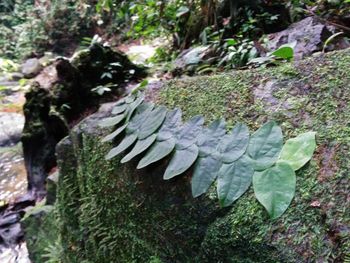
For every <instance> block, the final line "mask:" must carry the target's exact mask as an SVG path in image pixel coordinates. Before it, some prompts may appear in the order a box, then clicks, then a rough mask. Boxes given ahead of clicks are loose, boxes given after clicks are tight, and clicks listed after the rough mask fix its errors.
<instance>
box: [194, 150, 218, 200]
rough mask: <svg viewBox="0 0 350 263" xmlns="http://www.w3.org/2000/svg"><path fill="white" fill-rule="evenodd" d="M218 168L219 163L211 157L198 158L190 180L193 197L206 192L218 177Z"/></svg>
mask: <svg viewBox="0 0 350 263" xmlns="http://www.w3.org/2000/svg"><path fill="white" fill-rule="evenodd" d="M220 166H221V161H220V160H219V159H217V158H215V157H213V156H211V155H208V156H205V157H200V158H198V160H197V161H196V164H195V168H194V172H193V176H192V180H191V188H192V195H193V197H198V196H200V195H202V194H204V193H205V192H206V191H207V190H208V188H209V186H210V185H211V184H212V183H213V182H214V181H215V179H216V177H217V176H218V172H219V170H220Z"/></svg>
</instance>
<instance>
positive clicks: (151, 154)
mask: <svg viewBox="0 0 350 263" xmlns="http://www.w3.org/2000/svg"><path fill="white" fill-rule="evenodd" d="M174 148H175V139H173V138H170V139H168V140H166V141H156V142H155V143H154V144H153V145H152V146H151V148H150V149H149V150H148V151H147V153H146V155H145V156H144V157H143V158H142V159H141V160H140V162H139V164H138V165H137V169H141V168H144V167H146V166H148V165H150V164H151V163H155V162H157V161H159V160H161V159H163V158H164V157H166V156H167V155H169V154H170V153H171V152H172V151H173V150H174Z"/></svg>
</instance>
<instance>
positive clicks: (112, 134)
mask: <svg viewBox="0 0 350 263" xmlns="http://www.w3.org/2000/svg"><path fill="white" fill-rule="evenodd" d="M127 125H128V124H124V125H123V126H120V127H119V128H118V129H116V130H115V131H114V132H112V133H111V134H108V135H107V136H106V137H104V138H103V139H102V142H108V141H111V140H113V139H114V138H115V137H117V136H118V135H119V134H120V133H121V132H122V131H124V129H125V128H126V126H127Z"/></svg>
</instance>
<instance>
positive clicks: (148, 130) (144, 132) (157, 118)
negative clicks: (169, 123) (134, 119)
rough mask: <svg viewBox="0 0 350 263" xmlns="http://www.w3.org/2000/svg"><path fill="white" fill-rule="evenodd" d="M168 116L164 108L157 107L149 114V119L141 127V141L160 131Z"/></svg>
mask: <svg viewBox="0 0 350 263" xmlns="http://www.w3.org/2000/svg"><path fill="white" fill-rule="evenodd" d="M166 114H167V109H166V107H164V106H160V107H157V108H155V109H154V110H152V111H151V112H150V113H148V114H147V118H146V119H145V120H143V122H142V124H141V126H140V129H139V132H138V138H139V139H140V140H142V139H145V138H147V137H148V136H150V135H151V134H153V133H154V132H155V131H156V130H158V129H159V127H160V125H162V123H163V121H164V119H165V115H166Z"/></svg>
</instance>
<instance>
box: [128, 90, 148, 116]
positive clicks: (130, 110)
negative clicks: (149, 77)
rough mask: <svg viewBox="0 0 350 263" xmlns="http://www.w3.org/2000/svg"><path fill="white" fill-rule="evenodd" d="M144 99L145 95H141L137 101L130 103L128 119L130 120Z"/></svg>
mask: <svg viewBox="0 0 350 263" xmlns="http://www.w3.org/2000/svg"><path fill="white" fill-rule="evenodd" d="M143 99H144V97H143V96H141V95H140V96H139V97H138V98H137V99H136V100H135V101H133V102H131V103H130V104H129V107H128V109H127V114H126V121H129V120H130V118H131V116H132V115H133V113H134V111H135V110H136V108H137V107H138V106H139V105H140V104H141V103H142V102H143ZM126 101H127V100H126ZM127 103H128V102H127Z"/></svg>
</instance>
